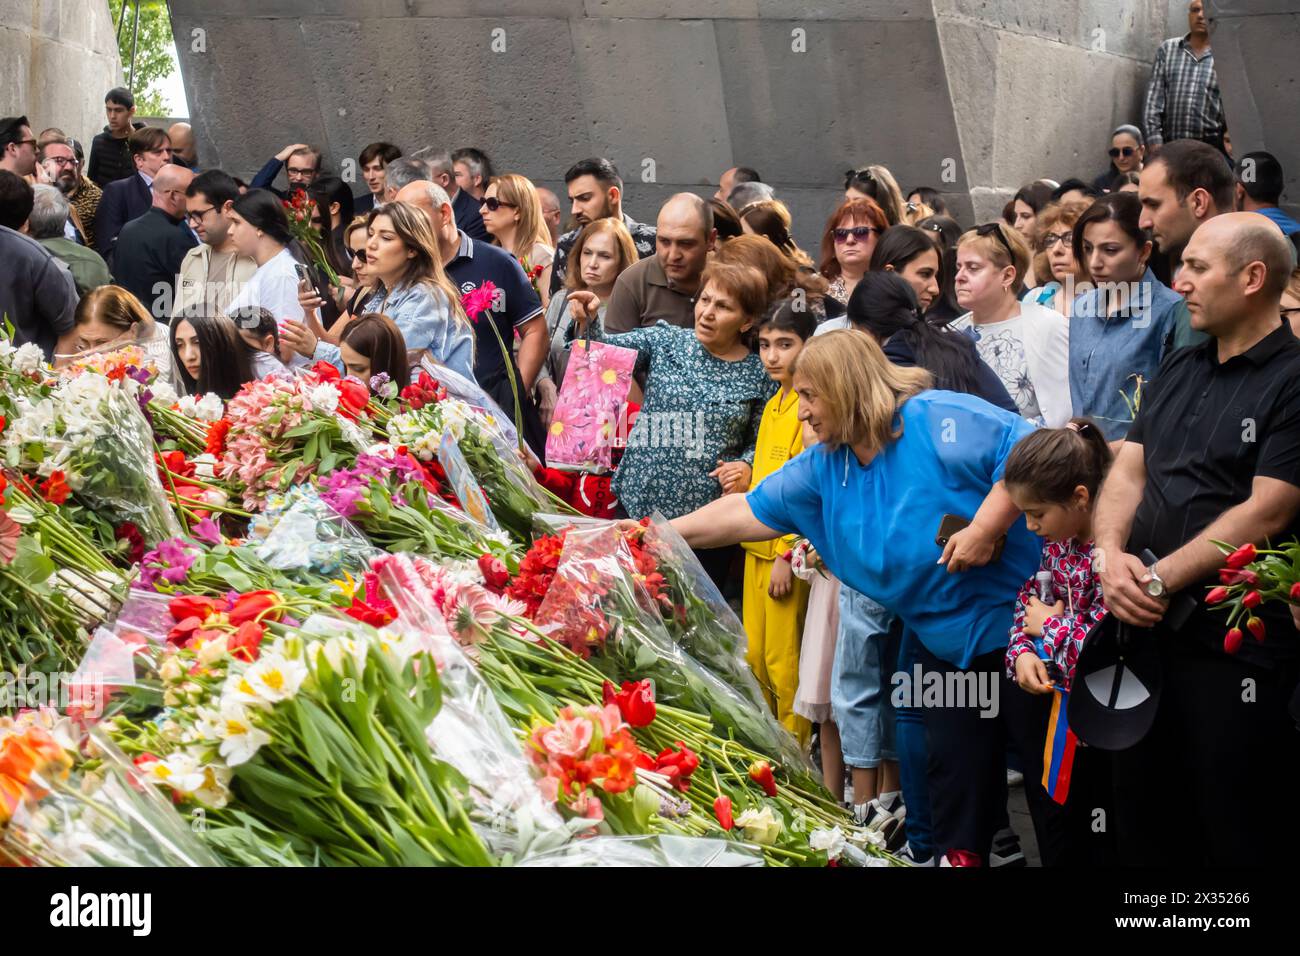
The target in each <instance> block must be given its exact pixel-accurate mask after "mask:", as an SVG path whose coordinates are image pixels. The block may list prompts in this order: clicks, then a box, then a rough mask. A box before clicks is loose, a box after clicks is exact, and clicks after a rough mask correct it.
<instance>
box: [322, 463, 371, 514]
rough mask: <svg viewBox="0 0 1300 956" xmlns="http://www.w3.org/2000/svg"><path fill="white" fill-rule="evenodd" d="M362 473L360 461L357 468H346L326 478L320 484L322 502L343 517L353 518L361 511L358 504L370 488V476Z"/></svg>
mask: <svg viewBox="0 0 1300 956" xmlns="http://www.w3.org/2000/svg"><path fill="white" fill-rule="evenodd" d="M361 457H362V458H365V457H367V456H365V455H362V456H361ZM361 472H362V469H361V467H360V462H359V461H358V467H357V468H344V469H341V470H339V471H336V472H334V473H333V474H332V475H329V476H328V477H327V478H324V479H323V480H322V481H321V482H320V497H321V501H323V502H325V503H326V504H327V505H329V506H330V507H331V508H333V509H334V510H335V511H337V512H338V513H339V514H340V515H342V516H343V517H345V518H351V517H352V516H353V515H355V514H356V513H357V511H358V510H359V508H358V504H357V503H358V502H359V501H361V499H363V498H364V497H365V496H366V492H367V491H368V490H369V488H370V476H369V475H366V474H362V473H361Z"/></svg>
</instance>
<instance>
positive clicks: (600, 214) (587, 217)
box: [551, 157, 655, 295]
mask: <svg viewBox="0 0 1300 956" xmlns="http://www.w3.org/2000/svg"><path fill="white" fill-rule="evenodd" d="M564 184H565V186H566V187H567V189H568V192H569V202H571V203H572V204H573V219H574V221H575V222H576V223H577V224H578V225H577V228H576V229H573V230H570V231H569V232H566V233H565V234H564V235H562V236H560V241H559V242H557V243H556V244H555V259H554V261H552V263H551V295H555V294H556V293H557V292H559V291H560V290H561V289H563V288H564V275H565V264H566V263H567V261H568V258H569V250H570V249H572V248H573V244H574V242H576V241H577V239H578V233H579V232H581V231H582V230H583V228H584V227H585V226H586V225H587V224H588V223H590V222H592V221H593V220H596V219H606V218H611V219H614V218H621V219H622V220H623V225H625V226H627V231H628V232H630V233H632V242H633V244H634V245H635V246H636V252H637V255H638V256H640V257H641V258H642V259H645V258H647V257H649V256H653V255H654V254H655V227H654V226H646V225H643V224H642V223H639V222H637V221H636V220H635V219H633V218H632V217H631V216H629V215H627V213H625V212H623V177H621V176H620V175H619V174H618V168H617V167H616V166H615V165H614V164H613V163H612V162H610V161H609V160H608V159H605V158H604V157H595V158H592V159H584V160H581V161H580V162H577V163H574V164H573V165H572V166H570V167H569V171H568V172H567V173H565V174H564Z"/></svg>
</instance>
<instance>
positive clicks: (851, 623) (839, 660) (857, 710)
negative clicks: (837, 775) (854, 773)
mask: <svg viewBox="0 0 1300 956" xmlns="http://www.w3.org/2000/svg"><path fill="white" fill-rule="evenodd" d="M893 621H894V616H893V615H892V614H890V613H889V612H888V611H886V610H885V609H884V608H883V607H881V606H880V605H879V604H877V603H876V602H875V601H873V600H872V599H871V598H869V597H867V596H866V595H865V594H862V593H860V592H858V591H855V590H853V589H852V588H850V587H849V586H848V585H843V586H842V587H841V588H840V633H839V636H838V639H837V641H836V644H835V664H834V667H833V668H832V670H831V712H832V714H833V715H834V717H835V726H836V727H838V728H839V731H840V750H841V751H842V752H843V754H844V763H845V764H847V765H848V766H850V767H857V768H859V769H862V770H870V769H872V768H874V767H878V766H880V762H881V761H882V760H897V759H898V755H897V750H896V748H895V744H894V713H893V710H892V708H891V707H890V706H889V675H890V674H891V673H892V672H893V671H892V667H890V666H889V658H891V657H892V656H893V655H894V654H896V653H897V651H896V649H895V647H894V646H893V645H895V644H896V643H897V632H896V629H892V628H891V626H890V625H891V623H892V622H893ZM891 638H892V640H891Z"/></svg>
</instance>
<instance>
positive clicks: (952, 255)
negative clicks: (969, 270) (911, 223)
mask: <svg viewBox="0 0 1300 956" xmlns="http://www.w3.org/2000/svg"><path fill="white" fill-rule="evenodd" d="M916 228H917V229H920V230H921V231H922V232H924V233H925V234H926V235H927V236H929V237H930V238H932V239H933V240H934V243H935V245H937V246H938V247H939V264H940V266H941V272H942V274H943V281H942V282H941V283H940V289H939V294H938V296H936V297H935V299H934V301H933V302H931V303H930V307H929V309H927V310H926V313H925V320H926V321H927V322H930V323H931V324H933V325H937V326H940V327H942V326H945V325H947V324H948V323H949V322H951V321H952V320H953V319H955V318H957V317H958V316H959V315H961V314H962V313H963V312H965V311H966V310H965V309H963V308H962V307H961V306H960V305H958V304H957V288H956V279H957V240H959V239H960V238H961V231H962V230H961V226H959V225H957V220H955V219H953V218H952V217H951V216H930V217H929V218H927V219H922V220H921V221H920V222H918V223H917V224H916Z"/></svg>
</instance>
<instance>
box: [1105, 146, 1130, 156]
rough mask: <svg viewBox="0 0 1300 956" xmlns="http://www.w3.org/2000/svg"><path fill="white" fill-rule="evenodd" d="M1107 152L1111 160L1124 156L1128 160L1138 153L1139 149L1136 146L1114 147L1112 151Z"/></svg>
mask: <svg viewBox="0 0 1300 956" xmlns="http://www.w3.org/2000/svg"><path fill="white" fill-rule="evenodd" d="M1106 152H1107V154H1108V155H1109V156H1110V158H1111V159H1116V158H1118V157H1120V156H1123V157H1124V158H1125V159H1128V158H1129V157H1130V156H1132V155H1133V154H1134V153H1136V152H1137V147H1136V146H1112V147H1111V148H1110V149H1108V150H1106Z"/></svg>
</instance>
